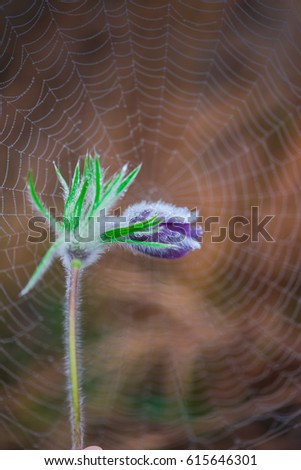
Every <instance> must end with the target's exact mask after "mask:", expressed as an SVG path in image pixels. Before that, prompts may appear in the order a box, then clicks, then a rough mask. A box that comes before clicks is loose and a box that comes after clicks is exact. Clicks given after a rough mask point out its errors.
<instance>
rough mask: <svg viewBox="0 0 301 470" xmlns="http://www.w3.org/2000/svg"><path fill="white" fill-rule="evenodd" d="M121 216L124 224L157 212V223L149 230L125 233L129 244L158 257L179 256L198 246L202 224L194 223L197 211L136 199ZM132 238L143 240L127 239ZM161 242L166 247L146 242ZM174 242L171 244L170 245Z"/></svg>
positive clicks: (140, 219)
mask: <svg viewBox="0 0 301 470" xmlns="http://www.w3.org/2000/svg"><path fill="white" fill-rule="evenodd" d="M123 216H125V217H126V220H127V222H126V223H127V225H131V224H133V223H137V222H139V221H144V220H147V219H149V218H151V217H154V216H157V217H159V218H161V219H162V221H161V222H160V224H159V225H158V226H156V227H154V228H153V229H150V230H149V231H141V232H135V233H132V234H130V235H129V236H128V238H129V244H128V248H130V249H132V250H133V251H136V252H137V251H138V252H140V253H143V254H146V255H149V256H156V257H159V258H167V259H175V258H181V257H182V256H184V255H186V254H187V253H188V252H189V251H192V250H195V249H198V248H200V247H201V245H200V242H199V241H198V240H199V238H200V236H201V234H202V228H201V227H200V226H198V225H197V224H196V217H197V214H191V212H190V211H189V210H188V209H187V208H184V207H176V206H173V205H172V204H167V203H165V202H160V201H159V202H146V201H143V202H139V203H137V204H134V205H132V206H130V207H128V208H127V209H126V211H125V212H124V214H123ZM130 240H131V241H132V242H142V243H141V245H140V244H139V243H132V244H131V243H130ZM154 242H155V243H162V244H164V245H166V248H165V247H154V246H147V243H154ZM170 245H173V246H170Z"/></svg>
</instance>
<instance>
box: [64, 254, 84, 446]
mask: <svg viewBox="0 0 301 470" xmlns="http://www.w3.org/2000/svg"><path fill="white" fill-rule="evenodd" d="M80 268H81V261H80V260H78V259H73V260H72V261H71V267H70V271H69V273H68V278H67V312H66V356H67V376H68V381H69V383H68V389H69V390H68V391H69V408H70V421H71V431H72V448H73V449H82V448H83V416H82V397H81V384H80V357H79V344H78V343H79V331H78V330H79V318H78V315H79V309H78V294H79V276H80Z"/></svg>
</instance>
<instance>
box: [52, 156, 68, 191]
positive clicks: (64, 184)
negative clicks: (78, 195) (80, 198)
mask: <svg viewBox="0 0 301 470" xmlns="http://www.w3.org/2000/svg"><path fill="white" fill-rule="evenodd" d="M53 165H54V168H55V172H56V174H57V177H58V179H59V181H60V183H61V186H62V188H63V190H64V193H65V195H66V197H68V194H69V186H68V184H67V183H66V181H65V179H64V178H63V176H62V174H61V172H60V170H59V169H58V167H57V166H56V164H55V162H53Z"/></svg>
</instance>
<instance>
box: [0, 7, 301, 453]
mask: <svg viewBox="0 0 301 470" xmlns="http://www.w3.org/2000/svg"><path fill="white" fill-rule="evenodd" d="M0 14H1V18H0V37H1V39H0V88H1V108H0V116H1V118H0V150H1V157H0V180H1V198H0V205H1V234H0V251H1V253H0V266H1V290H0V302H1V342H0V344H1V422H0V426H1V432H0V436H1V437H0V439H1V443H0V445H1V448H4V449H20V448H26V449H32V448H42V449H53V448H57V449H64V448H65V449H68V448H70V433H69V423H68V410H67V403H66V391H65V377H64V357H63V351H64V348H63V309H62V305H63V302H64V271H63V268H62V266H61V264H60V262H59V261H56V262H55V263H54V264H53V266H52V268H51V269H50V270H49V271H48V273H47V274H46V276H45V277H44V279H43V281H42V282H41V283H40V284H39V285H38V286H37V288H36V289H35V290H34V291H33V292H31V293H30V294H29V295H28V296H27V297H26V298H20V297H19V295H18V294H19V292H20V290H21V289H22V287H23V286H24V285H25V283H26V282H27V280H28V278H29V276H30V275H31V273H32V272H33V270H34V268H35V267H36V266H37V263H38V262H39V260H40V259H41V256H42V255H43V253H44V252H45V251H46V250H47V247H48V243H47V242H46V243H44V244H39V245H37V244H30V243H28V241H27V236H28V227H27V223H28V220H29V218H30V217H31V216H32V215H34V214H35V213H34V211H33V208H32V207H31V204H30V202H29V200H28V196H27V191H26V176H27V173H28V170H29V169H30V168H32V169H33V173H34V177H35V184H36V187H37V191H38V193H39V194H40V196H41V198H42V199H43V201H44V203H45V205H47V206H55V207H58V208H61V206H62V200H61V192H60V188H59V186H58V184H57V179H56V176H55V172H54V169H53V165H52V162H53V161H55V162H56V163H57V165H58V166H59V168H60V169H61V171H62V172H63V174H64V175H65V177H66V178H67V179H68V178H69V177H70V175H71V173H72V170H73V168H74V166H75V164H76V162H77V160H78V158H79V157H83V156H84V155H85V153H86V152H87V151H91V152H93V151H94V150H95V151H97V152H98V153H99V154H100V155H101V161H102V166H103V167H109V170H108V172H109V173H110V172H113V171H115V170H117V169H118V168H119V167H120V165H121V164H123V163H124V162H127V161H128V162H129V164H130V167H131V168H133V167H134V166H135V165H137V164H138V163H139V162H142V163H143V167H142V170H141V172H140V174H139V177H138V178H137V182H136V183H135V185H134V186H133V187H132V188H131V190H129V191H128V193H127V195H126V197H125V198H124V199H123V200H122V207H126V206H127V205H128V204H130V203H133V202H135V201H139V200H142V199H147V200H152V201H155V200H158V199H162V200H164V201H166V202H172V203H174V204H176V205H180V206H187V207H189V208H190V209H193V208H195V207H197V208H198V209H199V211H200V213H201V215H202V216H203V217H209V216H219V218H220V223H219V224H216V225H215V226H214V227H213V228H212V233H206V234H205V235H204V237H203V248H202V250H200V251H198V252H194V253H191V254H189V255H188V256H187V257H185V258H183V259H180V260H177V261H164V260H158V259H151V258H146V257H142V256H139V255H138V256H133V255H131V254H130V253H126V252H125V251H122V250H121V249H117V248H116V249H115V250H114V251H112V252H111V253H109V254H107V255H106V256H104V257H103V258H102V259H101V260H100V261H99V262H98V263H97V264H95V265H93V266H92V267H91V268H89V270H87V272H86V273H85V275H84V279H83V288H82V328H83V332H82V350H83V369H84V385H83V386H84V394H85V410H86V426H85V427H86V445H89V444H91V443H97V444H98V445H101V446H102V447H103V448H105V449H216V448H222V449H232V448H233V449H249V448H250V449H251V448H255V449H279V448H282V449H285V448H288V449H294V448H295V449H300V448H301V428H300V423H301V420H300V415H301V327H300V320H301V308H300V262H301V250H300V240H301V231H300V227H301V216H300V209H299V208H300V176H301V159H300V143H301V129H300V111H301V96H300V95H301V73H300V70H301V50H300V44H301V24H300V20H301V9H300V2H298V1H297V0H295V1H293V0H289V1H286V2H283V1H280V0H273V1H272V0H262V1H248V0H236V1H235V0H228V1H215V0H212V1H205V0H187V1H185V2H184V1H181V0H170V1H165V0H164V1H162V0H160V1H159V0H150V1H148V2H145V1H140V0H136V1H134V0H133V1H130V0H128V1H127V0H114V1H109V0H106V1H103V0H97V1H96V0H86V1H71V0H70V1H56V0H51V1H50V0H49V1H35V0H22V1H21V0H20V1H19V0H14V1H3V2H1V5H0ZM251 206H258V207H259V209H260V216H261V217H263V216H264V215H266V214H271V215H274V219H273V221H272V222H271V223H270V224H269V226H268V229H269V232H270V233H271V235H272V236H273V238H274V240H275V242H274V243H267V242H266V241H265V240H264V239H263V238H262V237H260V239H259V241H258V242H256V243H254V242H250V241H247V242H245V243H240V244H235V243H233V242H231V241H230V240H229V239H227V240H225V241H224V242H222V243H212V238H211V236H212V234H216V233H218V229H219V226H226V225H227V223H228V221H229V219H230V218H231V217H232V216H235V215H243V216H246V217H250V211H251Z"/></svg>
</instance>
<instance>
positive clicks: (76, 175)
mask: <svg viewBox="0 0 301 470" xmlns="http://www.w3.org/2000/svg"><path fill="white" fill-rule="evenodd" d="M78 182H79V162H77V164H76V167H75V170H74V174H73V178H72V183H71V189H70V191H69V195H68V197H67V200H66V203H65V209H64V215H65V216H66V217H68V215H69V214H68V210H69V206H70V204H71V202H72V200H73V199H74V198H75V195H76V191H77V186H78Z"/></svg>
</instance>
